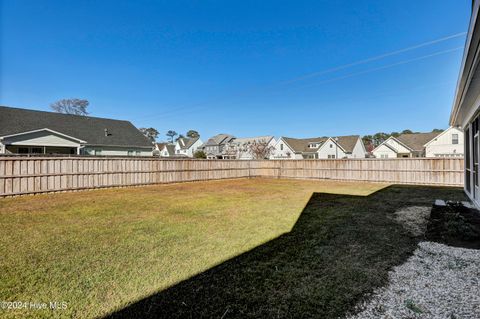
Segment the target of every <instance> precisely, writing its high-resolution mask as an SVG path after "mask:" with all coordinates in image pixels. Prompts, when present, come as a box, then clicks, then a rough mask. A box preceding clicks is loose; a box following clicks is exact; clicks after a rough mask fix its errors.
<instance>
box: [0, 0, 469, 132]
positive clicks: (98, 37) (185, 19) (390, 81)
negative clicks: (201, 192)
mask: <svg viewBox="0 0 480 319" xmlns="http://www.w3.org/2000/svg"><path fill="white" fill-rule="evenodd" d="M0 5H1V11H0V14H1V17H0V45H1V46H0V50H1V51H0V77H1V78H0V104H2V105H7V106H16V107H23V108H32V109H39V110H49V105H50V103H52V102H54V101H56V100H58V99H61V98H70V97H76V98H85V99H88V100H89V101H90V107H89V109H90V112H91V115H92V116H100V117H110V118H117V119H128V120H131V121H132V122H133V123H134V124H135V125H136V126H137V127H142V126H147V127H150V126H152V127H155V128H157V129H158V130H159V131H160V132H161V133H162V136H160V138H159V140H161V139H165V135H164V133H165V132H166V131H167V130H169V129H173V130H176V131H177V132H181V133H184V132H186V131H187V130H189V129H196V130H198V131H199V132H200V134H201V135H202V136H203V137H204V138H206V137H208V136H211V135H213V134H217V133H230V134H233V135H236V136H254V135H266V134H272V135H275V136H292V137H308V136H323V135H330V136H334V135H346V134H362V135H364V134H370V133H375V132H379V131H386V132H391V131H399V130H403V129H406V128H409V129H412V130H417V131H430V130H431V129H432V128H445V127H447V126H448V116H449V113H450V108H451V105H452V99H453V95H454V91H455V85H456V80H457V76H458V71H459V67H460V63H461V57H462V52H463V49H462V47H463V45H464V43H465V35H463V34H461V33H463V32H466V31H467V27H468V19H469V15H470V7H471V1H468V0H442V1H438V0H437V1H433V0H432V1H429V0H422V1H413V0H405V1H385V0H378V1H376V0H371V1H350V0H348V1H347V0H335V1H334V0H331V1H321V0H316V1H298V0H297V1H279V0H276V1H267V0H264V1H250V0H242V1H119V0H116V1H34V0H32V1H23V0H0ZM458 34H460V35H458ZM451 35H458V36H456V37H452V38H450V39H447V40H444V41H439V42H436V43H434V44H431V45H424V46H421V47H419V48H417V49H414V50H408V51H405V52H402V53H400V54H395V55H390V56H387V57H385V58H383V59H377V60H374V61H371V62H369V63H361V64H357V65H353V66H351V67H347V68H343V69H340V70H337V71H334V72H329V73H323V74H322V71H324V70H330V69H332V68H335V67H338V66H343V65H348V64H350V63H354V62H357V61H362V60H365V59H368V58H370V57H375V56H379V55H382V54H385V53H389V52H394V51H397V50H401V49H404V48H409V47H412V46H415V45H417V44H422V43H426V42H429V41H433V40H437V39H443V38H445V37H448V36H451ZM312 73H314V74H313V75H312V76H307V77H304V76H305V75H308V74H312ZM315 73H316V74H315Z"/></svg>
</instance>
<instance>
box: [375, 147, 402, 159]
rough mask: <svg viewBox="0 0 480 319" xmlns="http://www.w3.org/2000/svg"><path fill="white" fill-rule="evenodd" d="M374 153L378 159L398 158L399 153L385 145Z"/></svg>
mask: <svg viewBox="0 0 480 319" xmlns="http://www.w3.org/2000/svg"><path fill="white" fill-rule="evenodd" d="M372 153H373V155H374V156H375V157H376V158H397V153H395V152H394V151H393V150H392V149H391V148H389V147H388V146H385V145H384V144H382V145H380V146H379V147H377V148H376V149H375V150H374V151H373V152H372Z"/></svg>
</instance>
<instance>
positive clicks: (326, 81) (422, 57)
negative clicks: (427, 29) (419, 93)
mask: <svg viewBox="0 0 480 319" xmlns="http://www.w3.org/2000/svg"><path fill="white" fill-rule="evenodd" d="M461 49H463V47H456V48H453V49H448V50H442V51H439V52H435V53H431V54H427V55H423V56H420V57H417V58H413V59H408V60H403V61H399V62H395V63H392V64H388V65H384V66H380V67H376V68H371V69H367V70H364V71H360V72H355V73H350V74H347V75H344V76H339V77H336V78H333V79H328V80H324V81H320V82H316V83H313V84H311V85H308V86H307V85H304V86H301V87H302V88H304V87H312V86H317V85H319V84H325V83H330V82H335V81H339V80H343V79H348V78H351V77H354V76H358V75H363V74H367V73H372V72H376V71H381V70H385V69H389V68H393V67H395V66H398V65H402V64H407V63H412V62H416V61H420V60H425V59H428V58H432V57H435V56H438V55H443V54H447V53H452V52H455V51H459V50H461Z"/></svg>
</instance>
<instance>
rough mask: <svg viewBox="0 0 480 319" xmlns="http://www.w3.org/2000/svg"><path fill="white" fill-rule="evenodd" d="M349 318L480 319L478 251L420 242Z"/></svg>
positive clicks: (479, 260) (479, 263) (479, 253)
mask: <svg viewBox="0 0 480 319" xmlns="http://www.w3.org/2000/svg"><path fill="white" fill-rule="evenodd" d="M358 311H359V312H358V313H357V314H356V315H353V316H350V317H348V318H351V319H353V318H449V319H454V318H480V250H475V249H465V248H457V247H450V246H446V245H443V244H439V243H433V242H421V243H420V244H419V246H418V248H417V249H416V250H415V252H414V254H413V256H412V257H410V258H409V259H408V260H407V261H406V262H405V263H404V264H402V265H400V266H397V267H395V268H394V269H393V270H392V271H391V272H390V274H389V284H388V286H387V287H384V288H380V289H378V290H376V291H375V292H374V293H373V295H372V296H371V297H370V298H369V300H367V301H366V302H365V303H363V304H361V305H360V306H359V308H358Z"/></svg>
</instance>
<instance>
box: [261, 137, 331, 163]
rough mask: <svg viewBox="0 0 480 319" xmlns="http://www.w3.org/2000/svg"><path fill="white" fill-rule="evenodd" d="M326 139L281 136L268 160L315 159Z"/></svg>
mask: <svg viewBox="0 0 480 319" xmlns="http://www.w3.org/2000/svg"><path fill="white" fill-rule="evenodd" d="M327 140H328V137H311V138H292V137H285V136H282V137H281V138H280V139H279V140H278V141H277V143H276V144H275V148H274V151H273V154H272V156H270V159H304V158H316V156H318V155H316V154H317V151H318V149H319V148H320V146H321V145H322V144H323V143H325V142H326V141H327Z"/></svg>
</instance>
